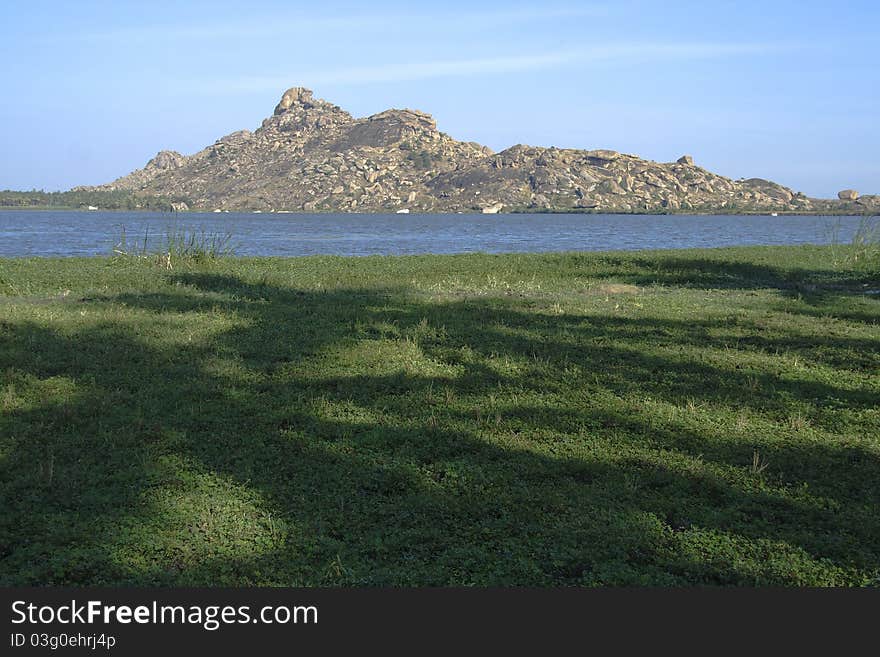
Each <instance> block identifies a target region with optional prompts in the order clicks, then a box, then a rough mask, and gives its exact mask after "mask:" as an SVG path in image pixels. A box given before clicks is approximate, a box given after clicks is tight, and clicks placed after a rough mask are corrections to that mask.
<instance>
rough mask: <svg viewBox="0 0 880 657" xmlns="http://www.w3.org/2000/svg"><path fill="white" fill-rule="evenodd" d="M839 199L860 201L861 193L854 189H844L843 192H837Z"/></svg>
mask: <svg viewBox="0 0 880 657" xmlns="http://www.w3.org/2000/svg"><path fill="white" fill-rule="evenodd" d="M837 198H839V199H840V200H841V201H858V200H859V193H858V192H857V191H856V190H854V189H844V190H843V191H842V192H837Z"/></svg>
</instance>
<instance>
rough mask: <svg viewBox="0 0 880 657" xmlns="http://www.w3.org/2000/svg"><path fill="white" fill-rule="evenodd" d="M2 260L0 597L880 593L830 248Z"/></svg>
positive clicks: (862, 292)
mask: <svg viewBox="0 0 880 657" xmlns="http://www.w3.org/2000/svg"><path fill="white" fill-rule="evenodd" d="M172 264H173V265H174V268H173V269H172V270H167V269H165V268H163V267H160V266H158V265H157V264H156V263H155V262H152V261H148V260H142V259H137V258H128V257H126V258H117V259H106V258H95V259H71V260H42V259H33V260H0V503H2V509H3V511H2V514H0V584H4V585H10V584H76V585H81V584H119V583H126V584H160V585H165V584H178V585H183V584H208V585H238V584H262V585H334V586H335V585H381V584H386V585H387V584H392V585H459V584H461V585H512V584H516V585H538V586H543V585H609V584H613V585H634V584H648V585H679V584H741V585H766V584H774V585H820V586H822V585H856V586H859V585H878V583H880V511H878V510H880V406H878V404H880V296H877V295H872V294H869V293H868V292H870V291H871V290H875V289H877V288H880V280H878V278H877V276H876V275H872V274H870V273H868V274H866V273H864V272H862V273H859V272H858V271H851V270H850V269H849V267H848V266H845V265H842V264H841V261H840V260H839V259H838V258H837V257H836V255H835V253H834V251H833V249H830V248H823V247H792V248H754V249H723V250H707V251H678V252H639V253H628V254H625V253H602V254H560V255H506V256H488V255H473V256H453V257H448V256H443V257H441V256H425V257H401V258H380V257H371V258H360V259H355V258H349V259H346V258H332V257H315V258H298V259H221V260H218V261H216V262H213V263H203V264H196V263H186V262H183V263H172Z"/></svg>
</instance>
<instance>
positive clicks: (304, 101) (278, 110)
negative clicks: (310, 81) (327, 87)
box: [275, 87, 313, 114]
mask: <svg viewBox="0 0 880 657" xmlns="http://www.w3.org/2000/svg"><path fill="white" fill-rule="evenodd" d="M312 101H313V97H312V90H311V89H306V88H305V87H291V88H290V89H288V90H287V91H285V92H284V95H283V96H281V100H280V101H279V103H278V104H277V105H276V106H275V114H283V113H284V112H286V111H287V110H289V109H290V108H291V107H293V106H294V105H296V104H300V105H311V104H312Z"/></svg>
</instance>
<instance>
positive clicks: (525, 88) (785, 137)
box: [0, 0, 880, 196]
mask: <svg viewBox="0 0 880 657" xmlns="http://www.w3.org/2000/svg"><path fill="white" fill-rule="evenodd" d="M0 24H2V25H3V28H2V34H3V37H2V39H0V80H2V82H3V101H2V103H0V152H2V157H0V188H12V189H30V188H38V189H39V188H43V189H47V190H48V189H66V188H69V187H71V186H73V185H78V184H97V183H102V182H106V181H109V180H112V179H113V178H116V177H118V176H120V175H123V174H125V173H128V172H129V171H131V170H133V169H135V168H139V167H141V166H143V164H144V163H145V162H146V161H147V160H148V159H149V158H150V157H152V156H153V155H154V154H155V153H156V151H158V150H160V149H165V148H169V149H174V150H178V151H181V152H183V153H187V154H188V153H193V152H195V151H197V150H199V149H201V148H203V147H204V146H206V145H208V144H210V143H213V141H214V140H215V139H217V138H219V137H221V136H223V135H225V134H227V133H229V132H232V131H235V130H239V129H242V128H249V129H255V128H256V127H258V126H259V124H260V121H261V120H262V119H263V118H264V117H265V116H268V115H270V114H271V113H272V109H273V107H274V105H275V103H276V102H277V101H278V98H279V97H280V95H281V93H282V92H283V91H284V89H286V88H288V87H291V86H296V85H301V86H307V87H310V88H312V89H314V90H315V93H316V95H318V96H319V97H322V98H325V99H327V100H330V101H332V102H334V103H336V104H338V105H340V106H342V107H343V108H345V109H347V110H348V111H350V112H351V113H352V114H354V115H355V116H366V115H369V114H373V113H375V112H379V111H381V110H383V109H386V108H389V107H411V108H416V109H421V110H424V111H427V112H430V113H431V114H433V115H434V117H435V118H436V119H437V123H438V126H439V128H440V129H441V130H443V131H444V132H447V133H449V134H451V135H452V136H454V137H456V138H459V139H464V140H473V141H478V142H481V143H484V144H486V145H488V146H490V147H491V148H493V149H496V150H501V149H503V148H506V147H508V146H511V145H513V144H515V143H527V144H532V145H546V146H550V145H555V146H566V147H575V148H612V149H615V150H619V151H623V152H627V153H635V154H637V155H640V156H642V157H646V158H649V159H652V160H657V161H670V160H673V159H676V158H678V157H679V156H680V155H682V154H683V153H690V154H692V155H693V156H694V158H695V159H696V161H697V163H698V164H700V165H702V166H704V167H706V168H709V169H711V170H714V171H717V172H718V173H722V174H724V175H728V176H730V177H733V178H738V177H752V176H758V177H764V178H770V179H773V180H776V181H778V182H781V183H783V184H785V185H788V186H791V187H793V188H795V189H797V190H800V191H804V192H806V193H808V194H810V195H813V196H832V195H834V194H836V192H837V191H838V190H840V189H843V188H846V187H854V188H856V189H858V190H859V191H861V192H862V193H880V159H878V153H880V121H878V117H880V66H878V65H877V61H878V59H880V56H878V43H880V3H877V2H874V1H864V2H858V1H856V2H838V3H832V2H812V1H810V0H806V1H801V2H791V1H781V2H774V1H772V0H767V1H764V2H752V1H750V0H740V1H737V2H733V1H730V2H728V1H723V0H722V1H716V2H705V1H703V2H691V1H682V2H674V1H668V2H659V1H658V2H648V1H635V0H634V1H627V0H616V1H613V2H610V1H609V2H605V1H603V0H597V1H596V2H553V0H551V1H550V2H548V3H543V2H533V3H521V4H517V3H514V2H497V3H492V2H482V3H481V2H455V1H447V2H444V3H442V4H441V3H421V4H418V3H412V2H409V3H404V2H399V3H398V2H382V1H380V0H376V1H374V2H370V3H355V2H351V3H334V2H323V3H314V2H310V3H296V2H259V1H253V2H249V3H242V2H235V3H226V2H222V1H218V0H214V1H211V2H184V1H183V0H178V1H177V2H165V1H164V0H154V1H153V2H149V3H147V2H144V3H135V2H130V3H125V2H119V1H117V2H109V1H108V2H88V1H80V2H75V3H74V2H70V3H66V2H65V3H62V2H48V1H46V0H30V1H28V2H18V1H17V0H4V2H3V3H2V4H0Z"/></svg>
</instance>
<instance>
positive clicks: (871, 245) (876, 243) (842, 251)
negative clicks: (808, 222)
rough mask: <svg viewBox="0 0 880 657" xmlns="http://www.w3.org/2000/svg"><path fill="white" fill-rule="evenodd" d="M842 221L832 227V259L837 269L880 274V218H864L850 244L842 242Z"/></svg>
mask: <svg viewBox="0 0 880 657" xmlns="http://www.w3.org/2000/svg"><path fill="white" fill-rule="evenodd" d="M840 228H841V226H840V220H838V222H837V224H835V225H834V226H832V227H831V229H830V237H831V257H832V260H833V262H834V266H835V267H842V268H846V269H851V270H857V271H865V272H869V273H880V217H877V216H868V215H866V216H863V217H862V218H861V220H860V221H859V226H858V228H856V232H855V234H854V235H853V237H852V240H851V241H850V243H849V244H842V243H841V241H840Z"/></svg>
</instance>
